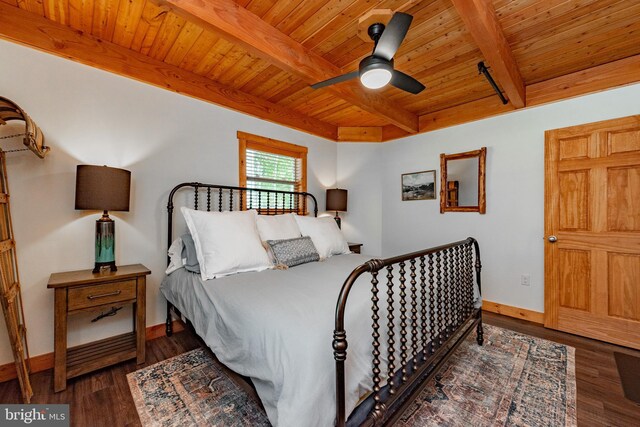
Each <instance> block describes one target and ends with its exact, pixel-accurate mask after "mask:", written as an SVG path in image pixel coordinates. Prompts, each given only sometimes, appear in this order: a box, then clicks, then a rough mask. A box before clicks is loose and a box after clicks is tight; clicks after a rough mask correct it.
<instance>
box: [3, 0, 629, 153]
mask: <svg viewBox="0 0 640 427" xmlns="http://www.w3.org/2000/svg"><path fill="white" fill-rule="evenodd" d="M374 9H389V10H391V11H403V12H406V13H409V14H411V15H413V17H414V19H413V24H412V26H411V28H410V30H409V32H408V34H407V37H406V39H405V40H404V42H403V44H402V45H401V47H400V49H399V51H398V52H397V54H396V56H395V67H396V68H397V69H399V70H401V71H403V72H405V73H407V74H409V75H412V76H413V77H415V78H417V79H418V80H419V81H421V82H422V83H423V84H424V85H425V86H426V87H427V89H426V90H424V91H423V92H422V93H420V94H418V95H412V94H409V93H406V92H403V91H400V90H398V89H396V88H393V87H388V88H385V89H383V90H379V91H371V90H365V89H364V88H363V87H362V86H360V84H359V83H358V82H357V81H352V82H346V83H342V84H339V85H336V86H333V87H331V88H324V89H320V90H313V89H311V88H310V87H309V85H310V84H311V83H314V82H316V81H319V80H323V79H325V78H329V77H332V76H334V75H337V74H340V73H342V72H350V71H353V70H356V69H357V67H358V63H359V61H360V60H361V59H362V58H363V57H365V56H367V55H369V54H370V53H371V50H372V48H373V44H372V43H370V42H365V41H363V40H362V39H361V38H360V37H359V36H358V20H359V19H360V18H361V17H362V16H364V15H366V14H367V13H369V12H370V11H372V10H374ZM0 37H2V38H4V39H8V40H11V41H14V42H17V43H21V44H24V45H27V46H31V47H34V48H37V49H40V50H44V51H47V52H50V53H53V54H56V55H59V56H63V57H65V58H69V59H72V60H75V61H79V62H82V63H85V64H89V65H92V66H95V67H98V68H102V69H105V70H108V71H111V72H115V73H118V74H121V75H125V76H127V77H130V78H134V79H137V80H141V81H145V82H148V83H151V84H154V85H156V86H160V87H164V88H167V89H169V90H174V91H176V92H180V93H184V94H186V95H189V96H193V97H196V98H199V99H203V100H206V101H210V102H213V103H216V104H219V105H222V106H225V107H228V108H232V109H235V110H239V111H243V112H246V113H248V114H251V115H254V116H257V117H260V118H264V119H267V120H270V121H273V122H277V123H281V124H283V125H285V126H290V127H293V128H296V129H300V130H303V131H305V132H309V133H312V134H316V135H319V136H322V137H324V138H327V139H331V140H345V139H348V140H351V141H353V140H362V141H385V140H389V139H394V138H398V137H402V136H405V135H410V134H415V133H418V132H424V131H429V130H433V129H437V128H441V127H446V126H450V125H453V124H457V123H462V122H466V121H471V120H477V119H480V118H483V117H488V116H491V115H495V114H500V113H504V112H507V111H511V110H513V109H516V108H522V107H526V106H532V105H539V104H541V103H546V102H552V101H556V100H559V99H563V98H567V97H571V96H576V95H581V94H584V93H589V92H594V91H598V90H603V89H606V88H609V87H615V86H621V85H624V84H630V83H633V82H636V81H640V2H639V1H637V0H425V1H415V0H414V1H410V0H368V1H362V0H360V1H354V0H235V1H234V0H216V1H203V0H0ZM480 61H485V63H486V64H487V66H488V67H489V70H490V72H491V73H492V75H493V76H494V78H495V79H496V80H497V82H498V84H499V86H500V87H501V89H502V90H503V92H504V93H505V95H506V96H507V98H509V100H510V102H509V104H508V105H506V106H503V105H502V104H501V102H500V100H499V98H498V97H497V96H496V95H495V93H494V92H493V90H492V89H491V87H490V86H489V84H488V83H487V81H486V80H485V78H484V77H483V76H481V75H479V74H478V71H477V64H478V62H480Z"/></svg>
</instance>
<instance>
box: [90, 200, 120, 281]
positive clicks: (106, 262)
mask: <svg viewBox="0 0 640 427" xmlns="http://www.w3.org/2000/svg"><path fill="white" fill-rule="evenodd" d="M115 247H116V227H115V222H114V221H113V220H112V219H111V218H109V213H108V212H107V211H104V213H103V214H102V217H101V218H100V219H98V220H96V264H95V267H94V269H93V273H99V272H100V271H101V270H102V269H104V268H107V267H109V268H110V270H111V271H118V268H117V267H116V253H115Z"/></svg>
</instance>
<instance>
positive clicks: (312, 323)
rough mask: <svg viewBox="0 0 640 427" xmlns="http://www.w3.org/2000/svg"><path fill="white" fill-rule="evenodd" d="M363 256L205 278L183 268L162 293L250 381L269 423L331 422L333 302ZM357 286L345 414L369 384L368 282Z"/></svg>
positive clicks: (349, 325) (350, 316)
mask: <svg viewBox="0 0 640 427" xmlns="http://www.w3.org/2000/svg"><path fill="white" fill-rule="evenodd" d="M368 259H369V257H366V256H362V255H356V254H349V255H340V256H333V257H331V258H329V259H328V260H326V261H324V262H313V263H309V264H304V265H300V266H296V267H293V268H290V269H288V270H268V271H262V272H259V273H242V274H238V275H234V276H228V277H223V278H218V279H214V280H207V281H202V280H201V279H200V278H199V277H198V275H196V274H193V273H189V272H187V271H185V270H184V269H180V270H177V271H175V272H174V273H172V274H171V275H170V276H168V277H167V278H165V280H164V281H163V283H162V285H161V290H162V292H163V294H164V295H165V296H166V297H167V299H168V300H169V301H171V302H172V303H173V304H174V305H175V306H176V307H177V308H178V309H179V310H181V311H182V312H183V313H184V314H185V315H186V316H187V317H188V318H189V319H190V320H191V321H192V323H193V325H194V328H195V330H196V332H197V333H198V335H200V336H201V337H202V338H203V340H204V341H205V342H206V343H207V345H208V346H209V347H210V348H211V350H212V351H213V352H214V353H215V354H216V356H217V357H218V359H219V360H220V361H221V362H222V363H224V364H225V365H226V366H228V367H229V368H231V369H232V370H234V371H235V372H237V373H239V374H242V375H245V376H247V377H249V378H251V380H252V381H253V384H254V385H255V387H256V390H257V392H258V395H259V396H260V399H261V400H262V403H263V405H264V407H265V409H266V411H267V415H268V417H269V420H270V421H271V423H272V424H273V425H274V426H296V427H299V426H331V425H334V420H335V362H334V359H333V350H332V348H331V343H332V340H333V337H332V335H333V329H334V315H335V305H336V301H337V298H338V295H339V292H340V288H341V287H342V284H343V283H344V281H345V279H346V278H347V276H348V275H349V273H350V272H351V271H352V270H353V269H354V268H355V267H357V266H358V265H360V264H362V263H364V262H365V261H367V260H368ZM361 280H364V281H368V280H370V276H369V275H363V277H362V278H361ZM362 284H363V285H365V286H355V287H354V290H353V292H352V293H351V295H350V297H349V303H348V304H347V315H346V320H345V326H346V330H347V334H348V335H347V340H348V342H349V349H348V350H347V351H348V357H347V365H346V372H347V374H346V388H347V396H348V397H347V402H346V409H347V414H349V413H350V412H351V411H352V410H353V408H354V407H355V406H356V403H357V401H358V399H359V396H361V395H362V394H364V393H365V392H366V391H368V390H370V389H371V378H370V376H371V372H370V371H371V314H370V306H371V299H370V298H371V295H370V285H367V284H365V283H362ZM178 287H185V290H187V292H182V291H178V289H177V288H178ZM188 287H191V288H192V289H188ZM191 290H193V292H191ZM354 337H361V339H359V340H356V339H354Z"/></svg>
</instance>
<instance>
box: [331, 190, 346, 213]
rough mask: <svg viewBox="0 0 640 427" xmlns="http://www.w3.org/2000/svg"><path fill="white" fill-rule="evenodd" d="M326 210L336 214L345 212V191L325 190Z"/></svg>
mask: <svg viewBox="0 0 640 427" xmlns="http://www.w3.org/2000/svg"><path fill="white" fill-rule="evenodd" d="M327 210H328V211H336V212H346V211H347V190H342V189H340V188H332V189H330V190H327Z"/></svg>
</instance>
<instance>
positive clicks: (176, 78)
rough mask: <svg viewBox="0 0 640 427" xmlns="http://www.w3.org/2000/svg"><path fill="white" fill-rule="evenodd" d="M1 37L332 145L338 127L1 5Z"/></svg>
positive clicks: (0, 2) (2, 3)
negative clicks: (229, 109)
mask: <svg viewBox="0 0 640 427" xmlns="http://www.w3.org/2000/svg"><path fill="white" fill-rule="evenodd" d="M0 37H1V38H4V39H7V40H10V41H14V42H17V43H20V44H23V45H26V46H30V47H34V48H36V49H39V50H43V51H45V52H48V53H52V54H54V55H57V56H62V57H64V58H68V59H71V60H74V61H77V62H81V63H83V64H86V65H90V66H92V67H96V68H100V69H102V70H106V71H110V72H113V73H115V74H119V75H122V76H125V77H130V78H133V79H135V80H139V81H142V82H145V83H150V84H152V85H154V86H158V87H161V88H164V89H168V90H171V91H173V92H178V93H181V94H184V95H188V96H191V97H193V98H198V99H201V100H203V101H208V102H212V103H214V104H218V105H221V106H224V107H227V108H231V109H233V110H237V111H240V112H243V113H246V114H249V115H252V116H255V117H259V118H261V119H265V120H268V121H271V122H274V123H279V124H282V125H285V126H289V127H292V128H295V129H298V130H301V131H304V132H308V133H311V134H314V135H318V136H321V137H323V138H328V139H331V140H336V139H337V137H338V131H337V127H336V126H334V125H332V124H329V123H326V122H323V121H320V120H317V119H314V118H312V117H309V116H306V115H304V114H301V113H299V112H297V111H294V110H291V109H289V108H286V107H282V106H279V105H277V104H274V103H272V102H269V101H266V100H264V99H261V98H258V97H256V96H253V95H250V94H247V93H244V92H241V91H239V90H236V89H233V88H230V87H227V86H225V85H222V84H219V83H216V82H214V81H212V80H210V79H208V78H206V77H203V76H200V75H198V74H195V73H191V72H188V71H185V70H182V69H180V68H178V67H175V66H173V65H169V64H166V63H164V62H161V61H158V60H155V59H153V58H150V57H148V56H146V55H143V54H141V53H138V52H134V51H132V50H129V49H126V48H124V47H121V46H118V45H116V44H114V43H110V42H106V41H102V40H99V39H96V38H94V37H92V36H89V35H85V34H83V33H82V32H81V31H76V30H73V29H71V28H69V27H67V26H64V25H61V24H58V23H56V22H54V21H50V20H48V19H46V18H44V17H42V16H39V15H36V14H33V13H30V12H27V11H25V10H22V9H19V8H17V7H15V6H10V5H8V4H7V3H4V2H2V1H0Z"/></svg>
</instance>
